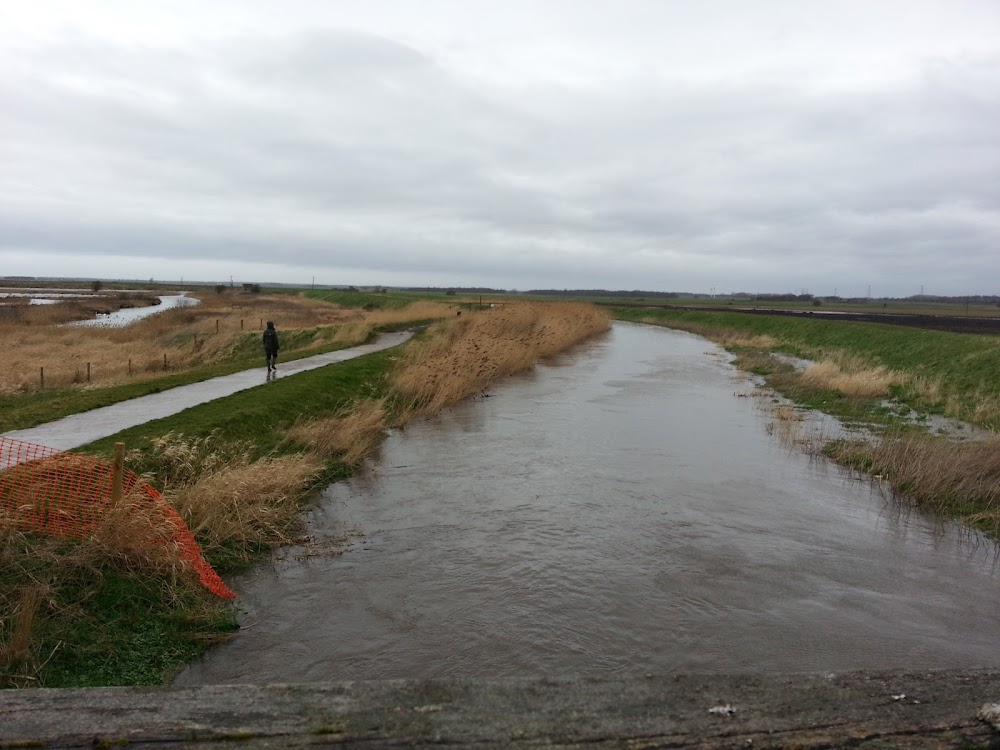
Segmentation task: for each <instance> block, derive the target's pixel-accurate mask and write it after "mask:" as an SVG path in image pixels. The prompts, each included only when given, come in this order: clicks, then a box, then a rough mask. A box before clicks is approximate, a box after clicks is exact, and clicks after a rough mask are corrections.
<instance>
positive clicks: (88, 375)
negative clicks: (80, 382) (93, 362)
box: [87, 362, 90, 383]
mask: <svg viewBox="0 0 1000 750" xmlns="http://www.w3.org/2000/svg"><path fill="white" fill-rule="evenodd" d="M87 382H88V383H89V382H90V362H88V363H87Z"/></svg>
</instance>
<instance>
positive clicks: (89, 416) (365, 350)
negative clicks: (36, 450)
mask: <svg viewBox="0 0 1000 750" xmlns="http://www.w3.org/2000/svg"><path fill="white" fill-rule="evenodd" d="M412 335H413V332H412V331H397V332H394V333H385V334H382V335H381V336H379V337H378V338H377V339H376V340H375V341H374V342H372V343H370V344H363V345H362V346H355V347H352V348H350V349H340V350H339V351H335V352H327V353H326V354H317V355H315V356H313V357H303V358H302V359H296V360H293V361H291V362H288V363H280V362H279V364H278V370H277V372H276V373H275V375H274V377H276V378H285V377H288V376H290V375H294V374H296V373H299V372H305V371H306V370H315V369H316V368H318V367H326V366H327V365H332V364H336V363H337V362H345V361H347V360H349V359H354V358H355V357H361V356H363V355H365V354H371V353H372V352H377V351H381V350H382V349H388V348H390V347H393V346H398V345H399V344H402V343H403V342H404V341H406V340H407V339H409V338H410V337H411V336H412ZM261 357H262V358H263V355H261ZM266 382H268V373H267V369H266V368H265V367H258V368H254V369H252V370H243V371H242V372H236V373H233V374H232V375H223V376H222V377H218V378H212V379H211V380H203V381H201V382H200V383H191V384H190V385H182V386H178V387H177V388H171V389H170V390H168V391H163V392H161V393H153V394H150V395H149V396H140V397H139V398H133V399H131V400H129V401H122V402H121V403H117V404H113V405H111V406H104V407H101V408H99V409H91V410H90V411H86V412H81V413H80V414H73V415H72V416H69V417H65V418H64V419H59V420H57V421H55V422H49V423H47V424H43V425H38V426H37V427H31V428H28V429H26V430H15V431H13V432H8V433H5V437H9V438H13V439H15V440H23V441H24V442H27V443H37V444H39V445H45V446H48V447H49V448H55V449H56V450H61V451H65V450H70V449H72V448H78V447H80V446H81V445H86V444H87V443H91V442H93V441H95V440H100V439H101V438H105V437H108V436H109V435H114V434H115V433H116V432H121V431H122V430H125V429H128V428H129V427H135V426H136V425H140V424H145V423H146V422H152V421H153V420H154V419H162V418H163V417H169V416H171V415H173V414H177V413H179V412H182V411H184V410H185V409H189V408H191V407H192V406H197V405H198V404H204V403H207V402H209V401H214V400H215V399H217V398H223V397H224V396H231V395H232V394H234V393H236V392H238V391H243V390H246V389H247V388H254V387H256V386H259V385H264V384H265V383H266Z"/></svg>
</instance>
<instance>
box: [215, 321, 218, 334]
mask: <svg viewBox="0 0 1000 750" xmlns="http://www.w3.org/2000/svg"><path fill="white" fill-rule="evenodd" d="M215 332H216V333H218V332H219V319H218V318H216V319H215Z"/></svg>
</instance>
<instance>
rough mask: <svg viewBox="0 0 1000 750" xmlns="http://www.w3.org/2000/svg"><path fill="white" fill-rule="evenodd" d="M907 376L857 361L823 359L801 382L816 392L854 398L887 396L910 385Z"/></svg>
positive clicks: (804, 373) (807, 371) (807, 370)
mask: <svg viewBox="0 0 1000 750" xmlns="http://www.w3.org/2000/svg"><path fill="white" fill-rule="evenodd" d="M910 380H911V379H910V376H909V375H907V374H906V373H902V372H897V371H895V370H890V369H889V368H887V367H882V366H877V367H871V366H869V365H867V364H865V363H863V362H859V361H857V360H850V361H845V360H844V358H841V362H839V363H838V362H837V361H834V360H829V359H828V360H823V361H822V362H816V363H815V364H812V365H810V366H809V367H807V368H806V369H805V371H804V372H803V373H802V374H801V375H800V376H799V382H800V383H802V384H803V385H807V386H809V387H811V388H815V389H817V390H827V391H837V392H839V393H842V394H843V395H845V396H849V397H853V398H876V397H879V396H888V395H889V394H890V390H891V388H892V386H895V385H904V384H907V383H909V382H910Z"/></svg>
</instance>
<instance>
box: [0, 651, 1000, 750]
mask: <svg viewBox="0 0 1000 750" xmlns="http://www.w3.org/2000/svg"><path fill="white" fill-rule="evenodd" d="M997 702H1000V670H977V671H964V672H955V671H945V672H892V673H888V672H881V673H847V674H827V675H757V676H754V675H746V676H725V675H666V676H662V675H660V676H648V675H647V676H642V677H634V678H627V679H626V678H622V679H510V680H466V679H454V680H451V679H449V680H396V681H385V682H331V683H317V684H305V685H260V686H207V687H193V688H100V689H89V690H85V689H80V690H10V691H0V747H2V748H14V747H19V748H23V747H46V748H78V747H123V746H126V745H127V747H129V748H153V747H156V748H164V747H168V748H169V747H183V748H197V747H205V748H208V747H212V748H219V747H222V746H227V747H229V746H231V747H239V748H252V749H256V748H299V747H309V748H322V747H337V746H345V745H348V746H349V745H364V746H366V747H389V746H397V745H410V746H417V747H419V746H427V745H438V744H447V745H454V746H459V747H462V746H474V745H491V744H492V745H500V746H505V747H534V746H538V745H547V746H555V747H589V748H603V747H623V748H654V747H665V748H740V747H747V748H830V747H857V748H869V749H871V750H874V749H875V748H880V749H883V750H884V749H885V748H1000V733H998V732H997V731H996V730H995V729H994V728H993V727H991V725H990V724H988V723H986V722H985V721H982V720H981V719H979V718H977V713H978V712H979V711H980V709H981V707H982V706H983V705H984V704H992V703H997ZM727 706H728V707H731V708H733V709H735V712H733V713H730V712H729V711H728V710H726V709H725V707H727ZM713 708H715V709H716V711H715V712H712V711H710V709H713Z"/></svg>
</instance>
